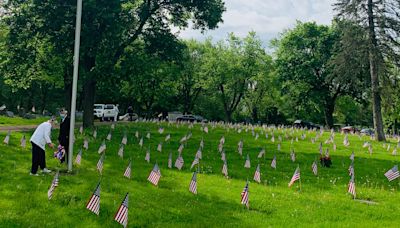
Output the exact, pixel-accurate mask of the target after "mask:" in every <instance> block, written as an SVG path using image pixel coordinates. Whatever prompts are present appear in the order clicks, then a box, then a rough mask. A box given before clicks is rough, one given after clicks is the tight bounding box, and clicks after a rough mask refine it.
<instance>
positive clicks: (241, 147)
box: [238, 140, 243, 155]
mask: <svg viewBox="0 0 400 228" xmlns="http://www.w3.org/2000/svg"><path fill="white" fill-rule="evenodd" d="M238 152H239V154H240V155H242V153H243V140H240V141H239V143H238Z"/></svg>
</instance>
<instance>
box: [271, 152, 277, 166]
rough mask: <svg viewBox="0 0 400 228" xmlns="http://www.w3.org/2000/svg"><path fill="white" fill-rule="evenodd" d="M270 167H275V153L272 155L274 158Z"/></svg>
mask: <svg viewBox="0 0 400 228" xmlns="http://www.w3.org/2000/svg"><path fill="white" fill-rule="evenodd" d="M271 167H272V168H274V169H276V155H274V159H272V162H271Z"/></svg>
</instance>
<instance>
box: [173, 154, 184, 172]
mask: <svg viewBox="0 0 400 228" xmlns="http://www.w3.org/2000/svg"><path fill="white" fill-rule="evenodd" d="M183 163H184V161H183V157H182V156H181V155H180V154H179V156H178V158H177V159H176V161H175V167H176V168H178V169H179V170H181V169H182V167H183Z"/></svg>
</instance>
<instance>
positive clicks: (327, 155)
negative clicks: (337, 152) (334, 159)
mask: <svg viewBox="0 0 400 228" xmlns="http://www.w3.org/2000/svg"><path fill="white" fill-rule="evenodd" d="M325 157H329V149H328V148H326V150H325Z"/></svg>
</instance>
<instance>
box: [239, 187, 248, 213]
mask: <svg viewBox="0 0 400 228" xmlns="http://www.w3.org/2000/svg"><path fill="white" fill-rule="evenodd" d="M240 195H241V197H242V199H241V203H242V204H243V205H246V207H247V208H249V182H248V181H247V182H246V186H245V187H244V189H243V191H242V193H241V194H240Z"/></svg>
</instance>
